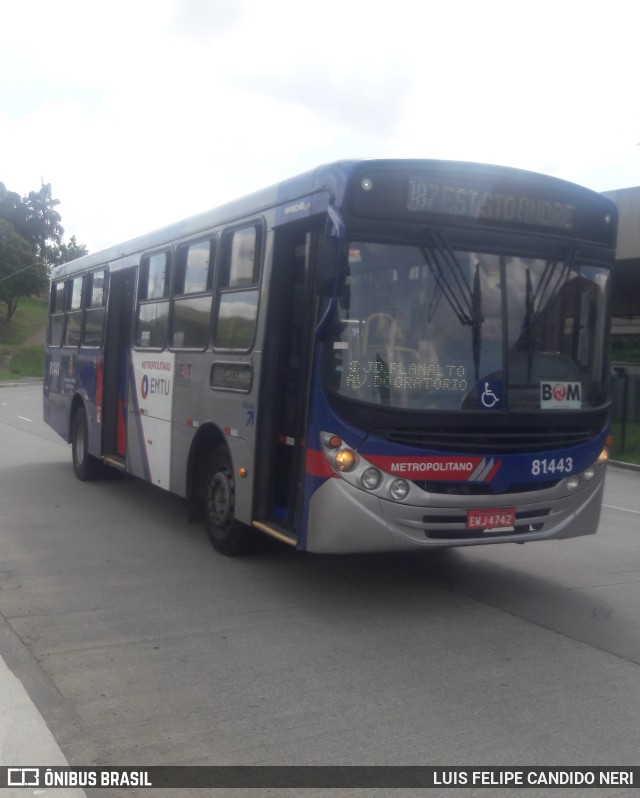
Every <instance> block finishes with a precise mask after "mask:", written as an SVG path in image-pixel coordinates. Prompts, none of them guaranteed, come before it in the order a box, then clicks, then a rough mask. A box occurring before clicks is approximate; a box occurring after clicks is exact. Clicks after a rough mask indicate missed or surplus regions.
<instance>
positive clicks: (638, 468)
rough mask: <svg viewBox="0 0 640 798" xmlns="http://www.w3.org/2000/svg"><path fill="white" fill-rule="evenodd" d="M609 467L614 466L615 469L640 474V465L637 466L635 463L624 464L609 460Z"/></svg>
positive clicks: (620, 461) (619, 461)
mask: <svg viewBox="0 0 640 798" xmlns="http://www.w3.org/2000/svg"><path fill="white" fill-rule="evenodd" d="M607 465H611V466H614V467H615V468H624V469H626V470H627V471H638V472H640V465H636V464H635V463H624V462H622V460H609V461H608V462H607Z"/></svg>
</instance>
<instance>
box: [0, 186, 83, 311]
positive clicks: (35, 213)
mask: <svg viewBox="0 0 640 798" xmlns="http://www.w3.org/2000/svg"><path fill="white" fill-rule="evenodd" d="M58 205H60V201H59V200H57V199H54V197H53V193H52V190H51V184H50V183H43V184H42V186H41V187H40V189H39V190H38V191H30V192H29V194H28V195H27V196H26V197H21V196H20V195H19V194H16V193H15V191H9V190H8V189H7V187H6V186H5V184H4V183H0V223H2V225H3V226H2V228H1V229H0V302H5V303H6V305H7V319H8V320H10V319H11V317H12V316H13V314H14V313H15V311H16V307H17V305H18V300H19V298H20V297H21V296H29V295H31V294H37V293H40V292H42V291H43V290H44V289H45V288H46V287H47V283H48V271H49V270H50V269H51V268H52V267H53V266H56V265H58V264H59V263H66V262H67V261H69V260H74V259H75V258H79V257H81V256H82V255H86V254H87V248H86V247H85V246H84V245H83V244H78V242H77V241H76V237H75V236H72V237H71V239H70V241H69V243H68V244H65V243H64V241H63V238H62V236H63V234H64V228H63V227H62V224H61V217H60V214H59V213H58V211H57V210H56V208H57V207H58ZM7 225H8V226H7ZM25 246H26V250H25Z"/></svg>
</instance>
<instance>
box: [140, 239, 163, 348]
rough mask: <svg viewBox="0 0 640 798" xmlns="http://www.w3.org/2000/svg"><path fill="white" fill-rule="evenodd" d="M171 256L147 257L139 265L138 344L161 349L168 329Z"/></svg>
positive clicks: (161, 254)
mask: <svg viewBox="0 0 640 798" xmlns="http://www.w3.org/2000/svg"><path fill="white" fill-rule="evenodd" d="M169 268H170V260H169V253H167V252H159V253H157V254H155V255H150V256H149V255H147V256H146V257H144V258H143V259H142V263H141V265H140V282H139V287H138V318H137V325H136V335H135V343H136V346H139V347H141V348H143V349H147V348H149V349H162V348H163V347H164V345H165V343H166V340H167V330H168V328H169Z"/></svg>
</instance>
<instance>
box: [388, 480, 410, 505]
mask: <svg viewBox="0 0 640 798" xmlns="http://www.w3.org/2000/svg"><path fill="white" fill-rule="evenodd" d="M389 493H390V494H391V498H392V499H395V500H396V501H397V502H401V501H402V500H403V499H404V498H406V496H407V493H409V483H408V482H406V481H405V480H404V479H394V480H393V482H392V483H391V485H390V486H389Z"/></svg>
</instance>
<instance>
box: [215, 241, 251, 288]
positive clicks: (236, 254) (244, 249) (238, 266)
mask: <svg viewBox="0 0 640 798" xmlns="http://www.w3.org/2000/svg"><path fill="white" fill-rule="evenodd" d="M257 232H258V231H257V229H256V228H255V227H253V226H251V227H244V228H242V229H240V230H234V231H233V233H231V234H229V235H228V236H227V237H226V238H225V241H224V244H225V247H224V254H223V259H222V269H221V275H220V278H221V286H222V287H225V288H242V287H244V286H249V285H255V284H256V283H257V282H258V258H257V243H258V241H257V238H258V236H257Z"/></svg>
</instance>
